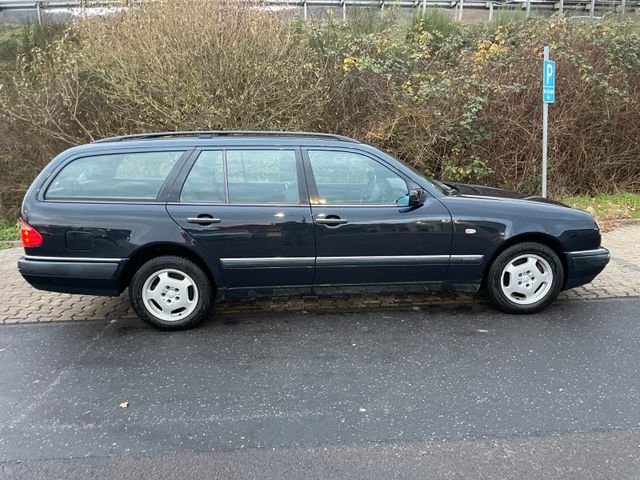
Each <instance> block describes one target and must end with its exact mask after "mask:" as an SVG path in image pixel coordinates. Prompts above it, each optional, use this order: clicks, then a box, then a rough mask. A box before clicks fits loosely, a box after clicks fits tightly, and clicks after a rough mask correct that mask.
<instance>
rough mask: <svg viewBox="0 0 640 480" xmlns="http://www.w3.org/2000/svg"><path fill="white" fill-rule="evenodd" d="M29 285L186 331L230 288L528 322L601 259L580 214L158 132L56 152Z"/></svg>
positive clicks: (376, 159) (45, 181) (330, 152)
mask: <svg viewBox="0 0 640 480" xmlns="http://www.w3.org/2000/svg"><path fill="white" fill-rule="evenodd" d="M21 217H22V218H21V232H22V239H23V244H24V249H25V255H24V256H23V257H22V258H20V260H19V262H18V268H19V270H20V272H21V274H22V275H23V277H24V278H25V279H26V280H27V281H28V282H29V283H30V284H31V285H33V286H34V287H36V288H39V289H43V290H51V291H56V292H67V293H81V294H95V295H119V294H121V293H122V292H123V291H124V290H125V289H127V288H128V289H129V298H130V301H131V305H132V306H133V308H134V309H135V311H136V312H137V314H138V315H139V316H140V318H141V319H143V320H145V321H147V322H148V323H150V324H152V325H154V326H156V327H160V328H164V329H179V328H186V327H190V326H193V325H195V324H196V323H198V322H199V321H200V320H202V319H203V318H204V317H205V316H206V315H207V312H208V311H209V310H210V307H211V305H212V302H213V299H214V295H215V293H216V292H218V293H220V294H221V295H219V296H220V297H222V298H224V297H225V295H227V294H230V293H232V292H245V294H246V293H248V294H263V293H273V292H274V290H277V289H287V291H291V290H292V289H293V290H295V291H298V292H305V291H306V292H319V293H322V292H323V291H326V289H327V288H330V289H331V290H332V291H333V292H335V291H336V290H337V291H344V292H348V291H349V290H350V289H352V288H353V287H358V288H360V289H362V288H363V287H366V288H376V287H377V288H383V289H384V290H389V291H393V290H396V289H399V290H403V289H406V288H407V287H412V288H419V289H421V290H422V291H433V292H438V291H462V292H475V291H477V290H479V289H480V288H481V287H483V288H484V289H485V290H486V293H487V295H488V297H489V298H490V299H491V301H492V302H493V303H494V304H495V305H496V306H497V307H498V308H499V309H501V310H503V311H505V312H512V313H532V312H536V311H539V310H541V309H542V308H544V307H545V306H547V305H548V304H549V303H551V302H552V301H553V300H554V299H555V298H556V297H557V296H558V294H559V292H560V291H561V290H563V289H568V288H572V287H576V286H578V285H582V284H585V283H588V282H590V281H591V280H593V278H594V277H595V276H596V275H597V274H598V273H599V272H600V271H602V269H603V268H604V267H605V265H606V264H607V262H608V261H609V252H608V251H607V250H606V249H604V248H602V247H601V245H600V232H599V229H598V226H597V224H596V222H595V221H594V220H593V218H592V217H591V216H590V215H589V214H588V213H586V212H582V211H579V210H574V209H572V208H568V207H566V206H564V205H561V204H558V203H554V202H551V201H547V200H546V199H543V198H539V197H529V198H524V196H520V195H516V194H511V193H508V192H505V191H502V190H498V189H493V188H487V187H478V186H470V185H456V184H445V183H441V182H438V181H434V180H430V179H428V178H425V177H424V176H423V175H421V174H420V173H418V172H416V171H414V170H412V169H411V168H409V167H407V166H406V165H404V164H403V163H401V162H400V161H398V160H396V159H395V158H392V157H391V156H389V155H387V154H385V153H383V152H381V151H379V150H377V149H376V148H374V147H372V146H370V145H366V144H363V143H360V142H357V141H355V140H352V139H349V138H346V137H342V136H339V135H331V134H316V133H301V132H232V131H229V132H173V133H171V132H169V133H157V134H142V135H130V136H124V137H115V138H107V139H104V140H99V141H96V142H93V143H90V144H87V145H82V146H78V147H75V148H71V149H69V150H67V151H65V152H63V153H61V154H60V155H58V156H57V157H56V158H55V159H54V160H53V161H52V162H51V163H50V164H49V165H48V166H47V167H46V168H45V169H44V170H43V171H42V172H41V174H40V175H39V176H38V177H37V178H36V180H35V181H34V182H33V185H32V186H31V188H30V189H29V191H28V192H27V194H26V196H25V199H24V202H23V206H22V212H21Z"/></svg>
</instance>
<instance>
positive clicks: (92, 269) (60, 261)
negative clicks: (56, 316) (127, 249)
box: [18, 256, 126, 295]
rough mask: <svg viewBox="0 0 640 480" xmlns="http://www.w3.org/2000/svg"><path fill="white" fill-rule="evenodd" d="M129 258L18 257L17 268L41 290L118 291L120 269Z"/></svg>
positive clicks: (64, 291) (98, 293)
mask: <svg viewBox="0 0 640 480" xmlns="http://www.w3.org/2000/svg"><path fill="white" fill-rule="evenodd" d="M125 260H126V259H122V258H102V259H92V258H73V257H63V258H61V257H32V256H24V257H21V258H20V259H19V260H18V271H19V272H20V274H21V275H22V277H23V278H24V279H25V280H26V281H27V282H29V283H30V284H31V285H32V286H33V287H35V288H38V289H40V290H48V291H51V292H62V293H80V294H85V295H119V294H120V291H121V289H120V285H119V281H118V279H119V272H120V270H121V267H122V266H123V265H124V262H125Z"/></svg>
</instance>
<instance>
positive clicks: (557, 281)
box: [486, 242, 565, 314]
mask: <svg viewBox="0 0 640 480" xmlns="http://www.w3.org/2000/svg"><path fill="white" fill-rule="evenodd" d="M528 254H532V255H537V256H538V257H541V258H543V259H544V260H546V261H547V262H548V264H549V266H550V267H551V272H552V273H553V279H552V280H551V282H550V283H551V286H550V287H549V288H548V290H547V292H546V294H544V296H543V297H541V298H540V299H538V300H537V301H535V303H531V304H527V305H523V304H520V303H517V302H515V301H513V300H512V299H511V298H509V297H508V296H507V295H506V294H505V293H504V292H503V290H502V284H501V282H502V281H503V278H502V274H503V271H504V269H505V268H506V267H507V265H509V264H510V263H511V262H512V261H513V260H515V259H517V258H518V257H520V256H522V255H528ZM538 265H540V263H539V264H538ZM564 279H565V272H564V267H563V265H562V261H561V260H560V258H558V255H557V254H556V253H555V252H554V251H553V250H552V249H551V248H549V247H547V246H546V245H543V244H541V243H535V242H524V243H517V244H515V245H512V246H511V247H509V248H507V249H506V250H505V251H504V252H502V253H500V254H499V255H498V256H497V257H496V258H495V260H494V261H493V263H492V264H491V266H490V267H489V272H488V273H487V278H486V290H487V295H488V297H489V299H490V300H491V301H492V302H493V304H494V305H495V306H496V307H498V308H499V309H500V310H502V311H503V312H506V313H520V314H523V313H535V312H539V311H540V310H542V309H543V308H545V307H546V306H547V305H549V304H550V303H552V302H553V301H554V300H555V299H556V298H557V297H558V294H559V293H560V292H561V291H562V287H563V286H564ZM506 285H507V286H509V283H506ZM532 288H535V287H532ZM516 295H517V294H516Z"/></svg>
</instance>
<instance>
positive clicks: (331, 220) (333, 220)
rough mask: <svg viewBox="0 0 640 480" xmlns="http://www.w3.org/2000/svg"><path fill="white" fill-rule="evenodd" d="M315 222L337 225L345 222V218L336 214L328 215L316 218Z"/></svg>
mask: <svg viewBox="0 0 640 480" xmlns="http://www.w3.org/2000/svg"><path fill="white" fill-rule="evenodd" d="M316 223H317V224H318V225H329V226H338V225H344V224H345V223H347V219H346V218H340V217H338V216H337V215H328V216H326V217H323V218H316Z"/></svg>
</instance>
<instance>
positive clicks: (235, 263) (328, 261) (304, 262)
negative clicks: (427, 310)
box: [220, 255, 484, 268]
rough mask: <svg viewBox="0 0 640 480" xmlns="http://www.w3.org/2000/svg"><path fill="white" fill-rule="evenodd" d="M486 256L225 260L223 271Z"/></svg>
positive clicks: (461, 260) (441, 261)
mask: <svg viewBox="0 0 640 480" xmlns="http://www.w3.org/2000/svg"><path fill="white" fill-rule="evenodd" d="M483 258H484V255H369V256H366V255H362V256H360V255H354V256H348V257H317V258H314V257H255V258H221V259H220V263H221V264H222V267H223V268H283V267H313V266H318V267H344V266H358V265H369V266H371V265H433V264H445V263H449V262H457V263H464V264H478V263H481V262H482V259H483Z"/></svg>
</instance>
